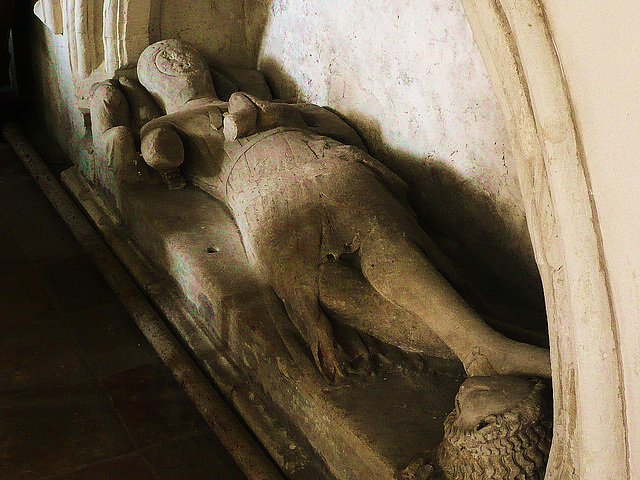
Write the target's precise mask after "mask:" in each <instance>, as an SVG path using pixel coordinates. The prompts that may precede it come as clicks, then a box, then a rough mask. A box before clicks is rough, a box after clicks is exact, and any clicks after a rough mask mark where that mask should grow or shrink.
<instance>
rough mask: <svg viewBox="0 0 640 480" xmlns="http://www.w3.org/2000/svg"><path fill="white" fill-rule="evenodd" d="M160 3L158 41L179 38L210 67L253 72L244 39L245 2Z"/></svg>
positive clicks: (180, 0)
mask: <svg viewBox="0 0 640 480" xmlns="http://www.w3.org/2000/svg"><path fill="white" fill-rule="evenodd" d="M158 1H159V2H160V1H161V12H162V13H161V22H160V35H159V37H158V40H159V39H161V38H181V39H182V40H185V41H186V42H189V43H190V44H191V45H193V46H194V47H196V48H197V49H198V50H199V51H201V52H202V53H203V54H204V55H205V56H206V57H207V60H208V61H209V63H212V64H220V65H226V66H231V67H241V68H255V55H254V53H253V52H252V51H251V50H250V49H249V46H248V44H247V42H246V37H245V2H244V1H241V0H234V1H224V0H158Z"/></svg>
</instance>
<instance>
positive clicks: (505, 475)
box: [438, 376, 553, 480]
mask: <svg viewBox="0 0 640 480" xmlns="http://www.w3.org/2000/svg"><path fill="white" fill-rule="evenodd" d="M545 391H546V385H545V383H544V382H543V381H540V380H525V379H522V378H517V377H509V376H492V377H472V378H469V379H467V381H465V383H464V384H463V385H462V386H461V387H460V391H459V392H458V395H457V396H456V408H455V409H454V411H453V412H451V413H450V414H449V416H448V417H447V419H446V420H445V423H444V430H445V435H444V440H443V441H442V443H441V444H440V448H439V451H438V461H439V463H440V466H441V468H442V470H443V471H444V473H445V474H446V476H447V477H448V478H449V479H450V480H512V479H513V480H516V479H518V480H538V479H543V478H544V475H545V469H546V465H547V459H548V456H549V449H550V447H551V437H552V433H553V432H552V421H551V414H550V409H549V404H548V402H547V399H546V395H545V393H546V392H545Z"/></svg>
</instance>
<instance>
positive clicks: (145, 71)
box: [138, 39, 218, 113]
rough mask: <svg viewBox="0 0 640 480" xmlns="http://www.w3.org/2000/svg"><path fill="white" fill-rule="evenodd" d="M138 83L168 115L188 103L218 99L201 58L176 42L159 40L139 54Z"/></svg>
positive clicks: (173, 40)
mask: <svg viewBox="0 0 640 480" xmlns="http://www.w3.org/2000/svg"><path fill="white" fill-rule="evenodd" d="M138 80H139V81H140V83H141V84H142V85H143V86H144V87H145V88H146V89H147V90H148V91H149V93H150V94H151V95H152V96H153V97H154V99H155V100H156V101H157V102H158V103H159V104H160V105H161V106H162V107H163V108H164V109H165V111H166V112H167V113H173V112H175V111H177V110H178V109H179V108H180V107H182V106H184V105H185V104H186V103H187V102H189V101H191V100H196V99H201V98H210V99H213V100H215V99H217V98H218V97H217V96H216V91H215V88H214V86H213V81H212V79H211V73H210V72H209V68H208V66H207V64H206V62H205V60H204V58H203V57H202V55H201V54H200V53H199V52H198V51H197V50H196V49H195V48H193V47H191V46H189V45H188V44H186V43H185V42H183V41H181V40H177V39H170V40H161V41H159V42H156V43H154V44H152V45H149V46H148V47H147V48H146V49H145V50H144V51H143V52H142V54H141V55H140V58H139V60H138Z"/></svg>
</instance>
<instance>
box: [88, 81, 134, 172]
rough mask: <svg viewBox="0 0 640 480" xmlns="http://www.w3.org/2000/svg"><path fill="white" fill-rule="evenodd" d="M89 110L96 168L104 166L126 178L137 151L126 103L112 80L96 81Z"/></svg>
mask: <svg viewBox="0 0 640 480" xmlns="http://www.w3.org/2000/svg"><path fill="white" fill-rule="evenodd" d="M90 113H91V131H92V135H93V145H94V153H95V158H94V162H95V163H96V170H101V169H100V167H106V169H107V170H108V171H110V172H113V174H114V176H115V177H116V178H118V179H120V180H127V177H128V175H129V174H130V168H129V167H130V166H131V165H133V164H134V163H135V160H136V156H137V153H136V147H135V142H134V136H133V131H132V129H131V119H130V116H129V104H128V102H127V99H126V97H125V95H124V93H123V92H122V91H121V90H120V88H119V87H118V85H117V84H116V82H115V81H113V80H109V81H106V82H101V83H99V84H97V85H95V87H94V90H93V95H92V98H91V104H90Z"/></svg>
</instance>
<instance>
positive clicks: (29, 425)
mask: <svg viewBox="0 0 640 480" xmlns="http://www.w3.org/2000/svg"><path fill="white" fill-rule="evenodd" d="M243 478H244V476H243V475H242V473H241V472H240V471H239V469H238V467H237V466H236V465H235V463H234V462H233V460H232V459H231V458H230V456H229V454H228V453H227V452H226V451H225V450H224V448H223V446H222V445H221V444H220V442H219V440H218V439H217V438H216V437H215V436H214V435H213V434H212V433H211V431H210V430H209V429H208V427H207V425H206V423H205V422H204V420H203V419H202V417H201V416H200V415H199V414H198V412H197V411H196V409H195V408H194V407H193V405H192V404H191V403H190V401H189V399H188V397H187V396H186V394H185V393H184V392H183V391H182V389H181V388H180V386H179V385H178V384H177V382H175V380H174V379H173V377H172V376H171V373H170V372H169V371H168V370H167V368H166V367H165V366H164V365H163V364H162V362H161V361H160V359H159V358H158V356H157V355H156V353H155V351H154V350H153V349H152V347H151V346H150V345H149V344H148V343H147V341H146V339H145V338H144V337H143V335H142V334H141V333H140V331H139V330H138V329H137V327H136V326H135V324H134V322H133V320H132V319H131V318H130V317H129V315H128V314H127V312H126V311H125V310H124V308H123V307H122V305H121V304H120V303H119V302H118V300H117V299H116V297H115V296H114V294H113V293H112V292H111V291H110V289H109V288H108V286H107V285H106V284H105V283H104V281H103V279H102V278H101V277H100V275H99V273H98V272H97V270H96V269H95V267H94V266H93V265H92V264H91V262H90V260H89V258H88V257H87V256H86V255H85V254H84V253H83V251H82V250H81V249H80V246H79V245H78V244H77V242H76V241H75V239H74V238H73V236H72V235H71V233H70V232H69V231H68V230H67V228H66V227H65V225H64V223H63V222H62V220H61V219H60V218H59V217H58V216H57V214H56V213H55V211H54V210H53V208H52V207H51V206H50V205H49V203H48V202H47V200H46V199H45V197H44V196H43V194H42V193H41V192H40V190H39V189H38V187H37V185H36V184H35V182H34V181H33V180H32V179H31V177H30V176H29V175H28V173H27V171H26V170H25V169H24V168H23V167H22V165H21V163H20V162H19V160H18V159H17V157H15V155H14V154H13V152H12V151H11V150H10V149H9V147H8V146H7V145H6V144H3V143H2V142H1V140H0V479H2V480H4V479H7V480H14V479H29V480H36V479H38V480H40V479H51V480H53V479H60V480H84V479H87V480H89V479H90V480H111V479H118V480H128V479H135V480H147V479H155V480H170V479H171V480H177V479H189V480H199V479H216V480H224V479H243Z"/></svg>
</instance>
